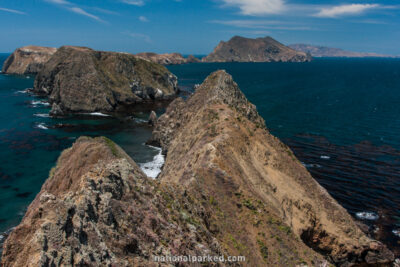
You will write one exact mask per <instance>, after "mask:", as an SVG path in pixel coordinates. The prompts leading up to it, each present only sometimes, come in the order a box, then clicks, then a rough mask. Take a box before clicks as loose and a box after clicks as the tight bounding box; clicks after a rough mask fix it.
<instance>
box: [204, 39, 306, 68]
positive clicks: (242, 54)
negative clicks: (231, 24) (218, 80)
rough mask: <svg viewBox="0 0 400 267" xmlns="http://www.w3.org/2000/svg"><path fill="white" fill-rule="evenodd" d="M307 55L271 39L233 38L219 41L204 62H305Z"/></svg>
mask: <svg viewBox="0 0 400 267" xmlns="http://www.w3.org/2000/svg"><path fill="white" fill-rule="evenodd" d="M311 59H312V58H311V56H310V55H309V54H306V53H303V52H298V51H295V50H293V49H292V48H290V47H287V46H285V45H283V44H281V43H279V42H278V41H276V40H274V39H272V38H271V37H265V38H257V39H250V38H244V37H240V36H235V37H233V38H232V39H230V40H229V41H228V42H224V41H221V42H220V43H219V44H218V46H217V47H216V48H215V49H214V51H213V52H212V53H211V54H209V55H208V56H206V57H205V58H203V61H204V62H306V61H311Z"/></svg>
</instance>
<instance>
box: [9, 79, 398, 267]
mask: <svg viewBox="0 0 400 267" xmlns="http://www.w3.org/2000/svg"><path fill="white" fill-rule="evenodd" d="M151 143H152V144H158V145H160V146H162V148H163V150H164V153H166V155H167V156H166V162H165V165H164V168H163V170H162V173H161V174H160V176H159V178H158V179H157V180H152V179H150V178H148V177H146V176H145V175H144V174H143V173H142V171H141V170H140V169H139V168H138V166H137V165H136V164H135V162H133V160H132V159H130V158H129V157H128V156H127V155H126V154H125V152H124V151H123V150H122V149H120V148H119V147H118V146H117V145H115V144H114V143H113V142H112V141H111V140H109V139H106V138H96V139H91V138H87V137H83V138H80V139H79V140H77V142H76V143H75V144H74V145H73V146H72V148H70V149H67V150H66V151H64V152H63V153H62V155H61V156H60V158H59V159H58V162H57V165H56V167H55V168H54V169H53V170H52V171H51V172H50V177H49V178H48V179H47V181H46V182H45V184H44V185H43V187H42V189H41V191H40V193H39V194H38V195H37V196H36V198H35V200H34V201H33V202H32V204H31V205H30V206H29V208H28V210H27V213H26V215H25V217H24V218H23V220H22V222H21V224H20V225H19V226H17V227H16V229H15V230H14V231H13V232H12V233H11V234H10V236H9V237H8V239H7V240H6V242H5V245H4V251H3V256H2V266H5V267H10V266H69V265H77V266H171V264H172V265H174V263H171V262H168V263H162V264H160V265H159V264H158V263H155V262H154V259H155V256H158V257H161V259H162V257H163V256H164V257H168V256H174V255H175V256H178V255H192V256H193V255H196V256H203V255H213V256H214V255H218V256H225V257H227V256H228V255H231V256H239V255H241V256H245V257H246V261H245V262H240V263H232V262H223V263H219V264H214V265H215V266H304V265H308V266H328V265H327V262H326V259H325V258H324V257H327V259H329V261H331V262H332V263H334V264H336V265H338V266H357V265H358V266H367V264H370V266H378V265H379V266H389V264H390V263H391V262H392V261H393V254H392V253H391V252H390V251H389V250H387V249H386V247H385V246H383V245H382V244H381V243H379V242H377V241H375V240H372V239H370V238H368V237H367V236H365V235H364V234H363V233H362V232H361V230H360V229H359V228H358V227H357V226H356V225H355V223H354V221H353V220H352V218H351V216H350V215H349V214H348V213H347V212H346V211H345V210H344V209H343V208H342V207H341V206H340V205H339V204H338V203H337V202H336V201H335V200H334V199H333V198H332V197H331V196H330V195H329V194H328V192H327V191H326V190H325V189H323V188H322V187H321V186H320V185H319V184H318V183H317V182H316V181H315V180H314V179H313V178H312V177H311V175H310V174H309V173H308V172H307V170H306V169H305V168H304V166H302V164H301V163H300V162H299V161H298V160H297V159H296V157H295V156H294V155H293V153H292V152H291V150H290V149H289V148H288V147H286V146H285V145H284V144H283V143H281V142H280V141H279V140H278V139H277V138H275V137H273V136H272V135H271V134H269V132H268V131H267V129H266V128H265V123H264V120H263V119H262V118H261V117H260V116H259V115H258V113H257V110H256V108H255V106H254V105H252V104H251V103H249V102H248V100H247V99H246V97H245V96H244V95H243V93H242V92H241V91H240V90H239V88H238V87H237V85H236V83H234V81H233V80H232V77H231V76H230V75H228V74H227V73H226V72H224V71H217V72H215V73H213V74H211V75H210V76H209V77H208V78H207V79H206V80H205V81H204V83H203V84H202V85H201V86H199V87H198V88H197V90H196V92H195V94H194V95H192V96H191V97H190V98H189V99H188V100H187V101H186V102H185V101H184V100H182V99H181V98H178V99H176V100H174V101H173V102H172V103H171V104H170V106H169V107H168V109H167V111H166V113H165V114H164V115H162V116H161V117H160V118H158V120H157V122H156V125H155V129H154V132H153V137H152V140H151ZM203 265H207V266H209V265H211V264H209V263H203ZM180 266H202V264H201V263H197V264H191V263H181V265H180Z"/></svg>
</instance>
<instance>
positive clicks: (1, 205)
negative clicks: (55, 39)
mask: <svg viewBox="0 0 400 267" xmlns="http://www.w3.org/2000/svg"><path fill="white" fill-rule="evenodd" d="M7 56H8V55H6V54H0V65H1V64H2V62H3V61H4V60H5V59H6V57H7ZM168 68H169V69H170V70H171V71H172V72H173V73H174V74H175V75H177V76H178V78H179V85H180V87H181V88H182V90H184V91H189V92H191V91H193V87H194V85H195V84H200V83H201V82H202V81H203V80H204V78H205V77H206V76H207V75H208V74H210V73H211V72H212V71H214V70H217V69H225V70H227V71H228V72H229V73H230V74H231V75H232V76H233V78H234V80H235V81H236V82H237V83H238V85H239V86H240V88H241V90H242V91H243V92H244V94H245V95H246V96H247V97H248V99H249V100H250V101H251V102H252V103H254V104H255V105H256V106H257V109H258V111H259V113H260V115H261V116H262V117H263V118H264V119H265V121H266V124H267V127H268V129H269V130H270V131H271V133H272V134H274V135H275V136H277V137H279V138H280V139H281V140H282V141H283V142H284V143H286V144H287V145H288V146H289V147H291V148H292V150H293V151H294V153H295V154H296V156H297V157H298V158H299V159H300V161H301V162H302V163H303V164H304V165H305V166H306V167H307V168H308V170H309V171H310V172H311V174H312V175H313V176H314V177H315V178H316V179H317V180H318V182H319V183H320V184H321V185H323V186H324V187H325V188H326V189H327V190H328V191H329V193H330V194H331V195H332V196H333V197H334V198H335V199H336V200H337V201H338V202H339V203H340V204H341V205H343V206H344V207H345V208H346V209H347V210H348V211H349V213H350V214H352V215H353V216H354V217H355V218H357V219H358V220H360V221H362V222H363V223H365V224H366V225H368V226H369V228H370V230H371V235H372V236H373V237H375V238H378V239H379V240H382V241H384V242H385V243H386V244H388V245H389V246H390V247H391V248H392V249H394V250H396V251H397V255H399V254H400V252H399V250H400V243H399V242H400V234H399V232H398V230H400V209H399V207H400V134H399V133H400V60H398V59H316V60H314V61H312V62H310V63H198V64H186V65H174V66H168ZM33 81H34V77H33V76H30V77H28V76H11V75H0V109H1V112H0V153H1V154H0V156H1V159H2V160H1V161H0V198H1V199H0V232H4V231H7V230H8V229H10V228H11V227H13V226H15V225H17V224H18V223H19V221H20V220H21V218H22V216H23V214H24V212H25V211H26V208H27V206H28V205H29V203H30V202H31V201H32V200H33V198H34V197H35V195H36V194H37V193H38V192H39V190H40V187H41V185H42V184H43V182H44V181H45V180H46V178H47V176H48V172H49V170H50V169H51V167H53V166H54V165H55V162H56V160H57V157H58V156H59V154H60V152H61V151H62V150H63V149H65V148H67V147H69V146H70V145H71V144H72V143H73V142H74V141H75V140H76V138H77V137H79V136H81V135H88V136H99V135H104V136H107V137H109V138H111V139H112V140H114V141H115V142H116V143H118V144H119V145H120V146H121V147H122V148H123V149H125V150H126V151H127V153H128V154H129V155H130V156H132V157H133V159H134V160H135V161H136V162H138V163H139V164H140V165H141V166H142V168H144V169H146V171H147V172H148V173H149V174H152V175H153V176H154V175H156V174H157V172H158V171H159V169H160V164H161V163H162V161H163V159H162V156H161V155H160V150H159V149H157V148H153V147H149V146H146V145H145V144H144V143H145V141H146V140H147V139H148V138H149V137H150V135H151V129H150V127H148V126H147V124H146V119H147V117H148V112H138V113H136V114H132V116H121V117H108V116H103V115H102V114H79V115H74V116H70V117H67V118H59V119H54V118H49V117H48V116H47V115H46V114H47V113H48V111H49V106H48V105H47V104H46V102H45V99H41V98H38V97H36V96H34V95H31V94H29V93H27V92H26V91H25V90H26V88H31V87H32V86H33ZM162 112H163V109H162V108H159V109H158V110H157V113H158V114H161V113H162ZM0 242H1V236H0Z"/></svg>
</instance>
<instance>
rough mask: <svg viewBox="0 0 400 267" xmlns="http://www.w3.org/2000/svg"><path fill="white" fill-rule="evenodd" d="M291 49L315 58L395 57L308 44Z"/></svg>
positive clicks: (297, 45)
mask: <svg viewBox="0 0 400 267" xmlns="http://www.w3.org/2000/svg"><path fill="white" fill-rule="evenodd" d="M289 47H290V48H292V49H294V50H296V51H300V52H304V53H309V54H311V55H312V56H313V57H395V56H391V55H382V54H377V53H361V52H351V51H346V50H343V49H340V48H332V47H326V46H315V45H307V44H293V45H289Z"/></svg>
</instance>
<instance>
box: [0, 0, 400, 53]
mask: <svg viewBox="0 0 400 267" xmlns="http://www.w3.org/2000/svg"><path fill="white" fill-rule="evenodd" d="M0 25H1V26H0V27H1V38H0V52H10V51H12V50H14V49H15V48H16V47H20V46H24V45H28V44H35V45H43V46H55V47H59V46H61V45H64V44H69V45H80V46H89V47H92V48H95V49H100V50H113V51H125V52H131V53H135V52H143V51H154V52H181V53H184V54H189V53H194V54H207V53H209V52H211V51H212V49H213V48H214V47H215V46H216V45H217V44H218V42H219V41H220V40H228V39H230V38H231V37H232V36H234V35H242V36H246V37H261V36H266V35H269V36H272V37H273V38H275V39H277V40H278V41H280V42H282V43H284V44H292V43H308V44H316V45H326V46H332V47H339V48H344V49H347V50H354V51H361V52H378V53H387V54H396V55H400V45H399V43H400V27H399V26H400V2H398V1H389V0H380V1H377V0H358V1H352V0H348V1H346V0H344V1H337V0H336V1H331V0H322V1H315V0H86V1H78V0H0Z"/></svg>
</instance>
